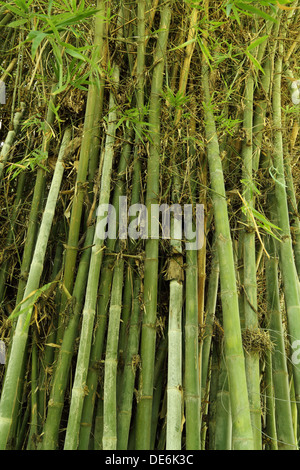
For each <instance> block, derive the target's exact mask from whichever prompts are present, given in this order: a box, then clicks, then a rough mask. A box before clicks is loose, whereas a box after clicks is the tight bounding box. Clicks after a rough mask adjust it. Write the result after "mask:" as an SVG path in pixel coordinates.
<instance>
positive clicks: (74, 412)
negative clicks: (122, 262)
mask: <svg viewBox="0 0 300 470" xmlns="http://www.w3.org/2000/svg"><path fill="white" fill-rule="evenodd" d="M119 75H120V69H119V67H118V66H117V65H116V64H114V68H113V74H112V84H113V86H114V87H117V86H118V83H119ZM109 108H110V112H109V119H108V126H107V136H106V143H105V152H104V158H103V167H102V174H101V189H100V196H99V205H100V206H102V205H107V204H108V203H109V198H110V185H111V172H112V164H113V158H114V142H115V132H116V117H117V116H116V102H115V95H114V90H113V91H111V93H110V103H109ZM100 221H101V215H100V216H99V217H97V220H96V224H98V223H100ZM104 242H105V240H104V239H102V238H99V236H98V234H97V230H96V232H95V237H94V242H93V247H92V254H91V261H90V268H89V274H88V281H87V288H86V296H85V304H84V308H83V319H82V327H81V336H80V343H79V351H78V357H77V365H76V372H75V379H74V384H73V388H72V398H71V404H70V412H69V419H68V426H67V433H66V438H65V445H64V448H65V450H71V449H76V448H77V447H78V443H79V432H80V421H81V415H82V408H83V402H84V395H85V385H86V379H87V374H88V365H89V359H90V353H91V343H92V335H93V327H94V319H95V313H96V304H97V293H98V284H99V277H100V270H101V264H102V260H103V251H104Z"/></svg>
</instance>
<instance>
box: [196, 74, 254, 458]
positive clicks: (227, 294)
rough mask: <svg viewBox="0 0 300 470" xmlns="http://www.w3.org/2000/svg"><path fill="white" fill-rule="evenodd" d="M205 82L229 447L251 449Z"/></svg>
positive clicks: (216, 147) (234, 295) (225, 226)
mask: <svg viewBox="0 0 300 470" xmlns="http://www.w3.org/2000/svg"><path fill="white" fill-rule="evenodd" d="M208 80H209V75H208V67H207V66H206V65H204V66H203V80H202V83H203V90H204V103H205V110H204V111H205V129H206V141H207V152H208V153H207V155H208V165H209V171H210V178H211V189H212V198H213V205H214V216H215V225H216V240H217V247H218V257H219V264H220V281H221V296H222V309H223V322H224V333H225V355H226V363H227V370H228V380H229V390H230V402H231V410H232V426H233V443H232V448H233V449H253V434H252V428H251V419H250V409H249V400H248V391H247V381H246V373H245V365H244V353H243V345H242V336H241V328H240V319H239V308H238V295H237V287H236V275H235V266H234V259H233V248H232V241H231V234H230V226H229V220H228V208H227V201H226V193H225V187H224V178H223V171H222V162H221V158H220V153H219V144H218V139H217V134H216V127H215V120H214V114H213V111H212V105H211V99H210V92H209V82H208Z"/></svg>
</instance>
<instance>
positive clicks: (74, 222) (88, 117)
mask: <svg viewBox="0 0 300 470" xmlns="http://www.w3.org/2000/svg"><path fill="white" fill-rule="evenodd" d="M97 9H98V10H99V13H98V15H97V17H96V22H95V33H94V45H95V50H96V52H97V53H96V56H95V59H94V60H95V63H97V62H98V61H100V59H101V53H102V47H103V32H104V25H105V19H104V18H105V2H104V0H97ZM94 73H95V72H94V71H92V73H91V75H92V76H93V74H94ZM102 97H103V95H102V92H101V90H99V88H98V84H97V83H95V82H94V81H92V82H91V84H90V85H89V92H88V97H87V105H86V111H85V119H84V127H83V135H82V143H81V149H80V157H79V163H78V169H77V178H76V186H75V195H74V199H73V204H72V212H71V217H70V226H69V236H68V242H67V246H66V253H65V261H64V274H63V283H64V290H63V293H62V299H61V312H63V311H64V309H65V307H66V304H67V297H68V296H67V294H66V292H67V293H69V294H70V295H71V294H72V288H73V281H74V276H75V265H76V260H77V251H78V241H79V232H80V226H81V217H82V211H83V203H84V198H85V194H86V187H87V185H86V183H87V181H86V180H87V175H88V168H89V162H90V152H91V147H92V144H94V141H95V138H96V134H97V131H96V129H97V130H98V136H99V132H100V128H99V127H97V123H98V122H99V113H101V109H102V106H103V101H102ZM93 176H94V175H92V177H93ZM62 318H63V315H60V316H59V324H58V330H57V339H56V342H57V343H58V344H59V343H60V341H61V339H62V336H63V325H62V323H61V322H62Z"/></svg>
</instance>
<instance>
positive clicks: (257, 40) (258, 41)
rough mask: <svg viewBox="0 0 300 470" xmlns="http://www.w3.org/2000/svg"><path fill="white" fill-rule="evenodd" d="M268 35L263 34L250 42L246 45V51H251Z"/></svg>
mask: <svg viewBox="0 0 300 470" xmlns="http://www.w3.org/2000/svg"><path fill="white" fill-rule="evenodd" d="M268 37H269V35H268V34H267V35H265V36H262V37H261V38H258V39H256V40H255V41H253V42H252V43H251V44H249V46H248V47H247V51H251V50H252V49H255V48H256V47H257V46H259V45H260V44H262V43H263V42H265V41H266V39H268Z"/></svg>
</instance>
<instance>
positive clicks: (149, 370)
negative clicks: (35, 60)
mask: <svg viewBox="0 0 300 470" xmlns="http://www.w3.org/2000/svg"><path fill="white" fill-rule="evenodd" d="M171 3H172V2H169V1H168V2H166V3H165V4H164V6H163V9H162V11H161V20H160V27H159V33H158V39H157V48H156V53H155V57H154V70H153V76H152V86H151V96H150V109H149V123H150V124H151V139H152V142H151V143H150V150H149V152H150V154H149V159H148V174H147V194H146V207H147V209H148V214H149V213H150V209H151V204H154V203H157V202H158V195H159V159H160V152H159V149H160V95H159V94H160V91H161V89H162V82H163V71H164V55H165V51H166V48H167V40H168V33H169V25H170V20H171V8H170V7H171ZM149 227H150V230H151V224H149ZM158 246H159V240H157V239H148V240H147V241H146V258H145V278H144V305H145V312H144V318H143V324H142V337H141V362H142V365H141V371H140V380H139V402H138V404H137V422H136V426H137V429H136V449H137V450H141V449H143V450H147V449H149V447H150V441H151V414H152V411H151V410H152V396H153V372H154V358H155V343H156V330H155V322H156V310H157V281H158Z"/></svg>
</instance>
